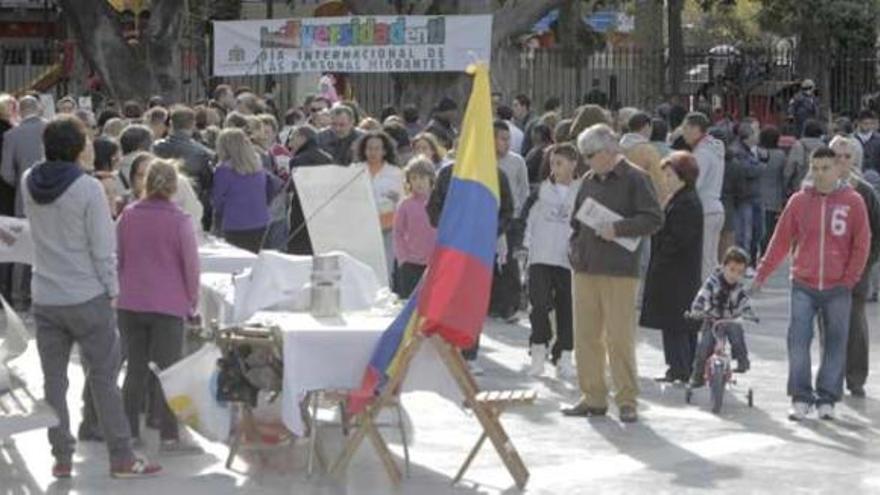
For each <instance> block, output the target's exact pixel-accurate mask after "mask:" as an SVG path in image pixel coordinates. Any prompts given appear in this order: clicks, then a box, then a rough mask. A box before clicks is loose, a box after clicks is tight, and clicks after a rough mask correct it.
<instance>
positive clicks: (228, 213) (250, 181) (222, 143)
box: [212, 128, 277, 253]
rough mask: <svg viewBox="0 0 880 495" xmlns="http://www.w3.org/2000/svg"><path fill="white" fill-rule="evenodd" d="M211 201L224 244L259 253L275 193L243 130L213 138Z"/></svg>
mask: <svg viewBox="0 0 880 495" xmlns="http://www.w3.org/2000/svg"><path fill="white" fill-rule="evenodd" d="M217 158H218V160H219V161H220V164H219V165H218V166H217V168H216V169H215V170H214V189H213V191H212V198H213V204H214V210H215V212H216V215H217V216H218V218H219V219H220V230H221V231H222V232H223V237H224V238H226V240H227V241H228V242H229V243H230V244H232V245H234V246H238V247H240V248H242V249H246V250H248V251H251V252H254V253H256V252H259V250H260V248H261V247H262V243H263V237H264V235H265V233H266V227H267V225H268V224H269V201H270V199H271V197H272V196H274V195H275V193H276V192H277V191H276V190H275V189H276V187H275V184H274V182H272V181H271V180H270V179H269V174H268V173H267V172H266V170H265V169H264V168H263V165H262V164H261V163H260V158H259V155H257V150H256V149H254V145H253V144H251V141H250V139H248V136H247V135H246V134H245V133H244V131H243V130H241V129H237V128H229V129H224V130H223V131H222V132H221V133H220V136H218V137H217Z"/></svg>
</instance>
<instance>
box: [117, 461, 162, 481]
mask: <svg viewBox="0 0 880 495" xmlns="http://www.w3.org/2000/svg"><path fill="white" fill-rule="evenodd" d="M159 471H162V466H160V465H158V464H154V463H151V462H149V461H147V460H145V459H137V458H135V459H132V460H131V461H129V462H128V463H126V464H121V465H116V466H113V467H111V468H110V476H111V477H113V478H116V479H134V478H149V477H150V476H155V475H157V474H159Z"/></svg>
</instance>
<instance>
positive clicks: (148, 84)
mask: <svg viewBox="0 0 880 495" xmlns="http://www.w3.org/2000/svg"><path fill="white" fill-rule="evenodd" d="M59 3H60V5H61V8H62V10H63V11H64V15H65V17H67V19H68V22H69V23H70V27H71V28H72V29H73V32H74V34H75V36H76V38H77V40H78V42H79V48H80V52H81V53H82V54H83V56H84V57H85V59H86V60H87V61H88V63H89V65H90V66H91V68H92V69H93V70H95V72H97V73H98V75H100V76H101V79H102V80H103V82H104V87H105V88H106V91H107V92H108V93H109V95H110V97H111V98H113V99H115V100H117V101H124V100H127V99H132V98H137V99H140V100H146V99H148V98H149V97H150V96H153V95H161V96H163V97H165V98H166V99H168V100H169V101H179V100H180V79H181V73H180V72H181V71H180V52H179V50H178V44H179V40H180V34H181V26H182V21H183V18H184V2H182V1H181V0H153V3H152V7H151V9H150V19H149V22H148V23H147V25H146V26H140V30H141V32H142V34H141V36H140V37H139V43H138V44H137V45H134V46H132V45H129V43H127V42H126V40H125V38H124V37H123V31H122V29H123V27H122V24H121V22H120V19H121V18H120V17H119V15H118V13H117V12H116V11H114V10H113V9H112V8H111V7H110V5H109V4H108V3H107V2H106V1H105V0H78V1H75V0H60V2H59Z"/></svg>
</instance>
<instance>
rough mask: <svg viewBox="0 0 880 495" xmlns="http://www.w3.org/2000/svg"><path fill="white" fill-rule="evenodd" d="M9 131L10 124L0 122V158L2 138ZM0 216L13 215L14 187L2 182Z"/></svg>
mask: <svg viewBox="0 0 880 495" xmlns="http://www.w3.org/2000/svg"><path fill="white" fill-rule="evenodd" d="M9 129H12V124H11V123H9V122H7V121H5V120H0V156H3V136H4V135H5V134H6V131H8V130H9ZM0 215H3V216H8V217H11V216H13V215H15V186H14V185H13V184H7V183H6V181H3V180H0Z"/></svg>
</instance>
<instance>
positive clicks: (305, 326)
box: [248, 311, 463, 435]
mask: <svg viewBox="0 0 880 495" xmlns="http://www.w3.org/2000/svg"><path fill="white" fill-rule="evenodd" d="M392 320H393V318H392V316H389V315H383V314H381V313H378V312H359V313H348V314H343V315H342V316H340V317H337V318H315V317H313V316H312V315H311V314H309V313H294V312H271V311H265V312H259V313H257V314H256V315H254V317H253V318H251V319H250V320H249V322H248V324H262V325H275V326H277V327H279V328H280V330H281V334H282V336H283V347H284V349H283V353H282V355H283V359H284V379H283V385H282V387H283V388H282V394H281V410H282V418H283V421H284V425H285V426H286V427H287V428H288V429H289V430H290V431H291V432H293V433H294V434H296V435H301V434H302V433H303V431H304V429H305V428H304V423H303V418H302V415H301V412H300V407H299V403H300V401H302V400H303V398H304V397H305V395H306V394H307V393H308V392H312V391H316V390H351V389H356V388H359V387H360V385H361V380H362V379H363V377H364V372H365V371H366V369H367V365H368V364H369V362H370V358H371V357H372V355H373V350H374V349H375V347H376V344H377V342H378V341H379V338H380V337H381V336H382V333H383V332H384V331H385V329H386V328H388V325H389V324H390V323H391V321H392ZM422 349H423V350H422V351H420V353H419V355H418V356H417V358H416V359H414V360H413V365H412V367H411V368H410V372H409V374H408V375H407V380H406V381H405V382H404V386H403V390H404V391H405V392H409V391H416V390H423V391H432V392H436V393H438V394H440V395H441V396H443V397H446V398H448V399H449V400H452V401H455V402H456V403H459V404H460V403H461V401H462V399H463V397H462V395H461V393H460V392H459V391H458V388H457V386H456V384H455V382H454V381H453V379H452V377H451V376H450V375H449V373H448V371H447V370H446V368H445V366H444V364H443V363H442V362H441V361H440V357H439V355H438V354H437V353H436V351H434V350H433V347H432V346H423V348H422Z"/></svg>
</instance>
